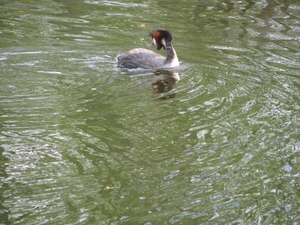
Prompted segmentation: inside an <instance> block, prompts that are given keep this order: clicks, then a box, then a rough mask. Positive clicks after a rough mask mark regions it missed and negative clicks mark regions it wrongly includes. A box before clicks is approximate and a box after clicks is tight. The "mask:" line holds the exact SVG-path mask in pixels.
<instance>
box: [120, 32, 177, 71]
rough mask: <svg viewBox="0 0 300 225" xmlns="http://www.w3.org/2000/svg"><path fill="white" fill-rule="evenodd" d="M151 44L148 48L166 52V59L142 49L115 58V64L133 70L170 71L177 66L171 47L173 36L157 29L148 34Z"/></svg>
mask: <svg viewBox="0 0 300 225" xmlns="http://www.w3.org/2000/svg"><path fill="white" fill-rule="evenodd" d="M149 35H150V36H151V37H152V42H151V43H150V44H149V46H152V45H156V49H157V50H160V49H161V48H162V47H163V48H164V49H165V50H166V53H167V57H164V56H162V55H160V54H158V53H156V52H153V51H150V50H148V49H144V48H135V49H132V50H130V51H128V52H126V53H124V54H122V55H119V56H118V57H117V64H118V66H119V67H121V68H128V69H135V68H142V69H151V70H154V69H170V68H174V67H178V66H179V61H178V57H177V54H176V51H175V49H174V47H173V40H174V38H173V35H172V34H171V32H169V31H167V30H165V29H161V28H159V29H157V30H155V31H153V32H150V34H149Z"/></svg>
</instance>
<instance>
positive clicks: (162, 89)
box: [151, 70, 180, 101]
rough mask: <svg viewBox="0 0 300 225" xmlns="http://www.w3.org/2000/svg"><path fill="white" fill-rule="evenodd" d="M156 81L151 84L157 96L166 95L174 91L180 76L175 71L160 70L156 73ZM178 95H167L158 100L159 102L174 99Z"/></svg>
mask: <svg viewBox="0 0 300 225" xmlns="http://www.w3.org/2000/svg"><path fill="white" fill-rule="evenodd" d="M155 75H156V76H157V77H156V80H155V81H154V82H152V83H151V86H152V87H153V89H154V91H155V92H156V93H157V94H162V93H166V92H168V91H170V90H172V89H173V88H174V86H175V84H176V83H177V82H178V81H179V80H180V77H179V74H178V73H176V72H174V71H168V70H160V71H156V72H155ZM175 96H176V93H173V94H167V95H164V96H161V97H159V98H158V100H159V101H162V100H166V99H170V98H174V97H175Z"/></svg>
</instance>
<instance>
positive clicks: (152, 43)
mask: <svg viewBox="0 0 300 225" xmlns="http://www.w3.org/2000/svg"><path fill="white" fill-rule="evenodd" d="M153 45H156V41H155V39H154V38H153V39H152V42H151V43H150V44H148V47H151V46H153Z"/></svg>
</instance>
